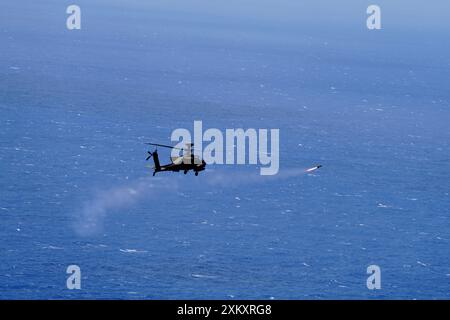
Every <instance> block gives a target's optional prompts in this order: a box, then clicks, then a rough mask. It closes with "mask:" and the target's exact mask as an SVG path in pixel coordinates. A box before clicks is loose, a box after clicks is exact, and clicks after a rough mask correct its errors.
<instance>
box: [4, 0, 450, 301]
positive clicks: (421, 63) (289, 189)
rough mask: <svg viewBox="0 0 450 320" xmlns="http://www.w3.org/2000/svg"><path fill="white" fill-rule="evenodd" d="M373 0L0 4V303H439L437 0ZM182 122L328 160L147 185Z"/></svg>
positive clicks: (447, 281) (443, 186)
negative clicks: (72, 285) (156, 148)
mask: <svg viewBox="0 0 450 320" xmlns="http://www.w3.org/2000/svg"><path fill="white" fill-rule="evenodd" d="M379 3H380V6H381V8H382V10H383V11H382V12H383V15H382V17H383V29H382V30H377V31H368V30H367V28H366V26H365V19H366V13H365V10H366V7H367V6H368V5H369V4H371V3H362V2H361V1H346V5H345V6H341V5H336V4H333V3H331V2H330V1H302V2H296V1H287V0H283V1H281V2H279V1H277V3H276V5H275V4H274V2H273V1H268V0H265V1H258V2H255V1H239V2H238V1H227V2H226V3H225V2H223V3H218V2H214V3H211V2H209V1H201V0H197V1H138V0H134V1H106V0H102V1H85V0H83V1H77V4H78V5H80V7H81V9H82V29H81V30H74V31H69V30H67V29H66V26H65V22H66V21H65V20H66V18H67V14H66V13H65V10H66V4H63V3H61V2H60V1H56V0H45V1H39V3H37V2H29V1H20V0H19V1H14V2H2V3H1V4H0V114H1V118H0V120H1V129H0V160H1V161H0V257H1V258H0V298H2V299H22V298H29V299H86V298H87V299H94V298H106V299H111V298H120V299H177V298H179V299H181V298H192V299H234V298H235V299H271V298H273V299H346V298H348V299H371V298H380V299H400V298H405V299H430V298H436V299H448V298H450V293H449V292H450V291H449V288H450V257H449V254H448V253H449V252H450V217H449V215H450V212H449V204H450V203H449V200H450V195H449V193H450V188H449V187H450V183H449V181H450V180H449V178H450V171H449V169H450V164H449V161H450V151H449V141H450V130H449V123H450V109H449V107H450V103H449V100H450V94H449V92H450V91H449V90H448V89H449V86H448V80H449V79H450V48H449V47H448V45H447V42H448V41H447V39H448V31H449V29H450V28H449V24H450V23H449V21H448V19H445V12H449V11H448V9H449V5H448V4H446V3H445V1H436V4H435V5H434V6H433V7H425V5H424V4H421V3H420V2H417V1H405V2H404V4H403V3H402V4H398V3H396V4H392V3H390V2H389V1H379ZM405 8H406V9H405ZM412 21H414V23H413V22H412ZM194 120H202V121H203V126H204V127H205V128H208V127H209V128H220V129H222V130H225V129H226V128H279V129H280V157H281V159H280V172H281V173H282V172H291V171H292V170H296V169H298V168H301V169H302V168H303V169H304V168H308V167H311V166H313V165H316V164H319V163H320V164H322V165H323V168H321V169H320V170H318V171H315V172H314V173H313V174H301V175H283V176H280V177H279V178H274V179H265V178H262V177H258V174H259V170H258V168H257V167H255V166H208V167H207V171H206V172H202V173H200V176H199V177H195V176H193V175H192V173H190V174H188V175H186V176H185V175H183V174H159V175H157V176H156V177H151V169H149V168H147V167H146V165H148V163H146V162H145V157H146V152H147V149H146V146H145V145H144V144H143V143H144V142H147V141H154V142H159V143H165V144H169V143H170V134H171V132H172V130H173V129H175V128H187V129H190V130H192V127H193V122H194ZM160 156H161V158H162V159H163V160H164V161H168V159H169V154H168V153H164V151H162V150H161V155H160ZM253 176H255V177H258V178H253ZM93 222H94V223H96V225H97V227H95V228H91V227H90V224H91V223H93ZM72 264H76V265H78V266H80V268H81V272H82V289H81V290H68V289H67V288H66V279H67V277H68V275H67V274H66V268H67V266H69V265H72ZM372 264H375V265H378V266H380V268H381V270H382V277H381V281H382V288H381V290H368V289H367V287H366V279H367V277H368V275H367V273H366V268H367V267H368V266H369V265H372Z"/></svg>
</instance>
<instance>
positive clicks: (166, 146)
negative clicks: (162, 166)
mask: <svg viewBox="0 0 450 320" xmlns="http://www.w3.org/2000/svg"><path fill="white" fill-rule="evenodd" d="M145 144H149V145H151V146H156V147H164V148H169V149H177V150H184V149H181V148H176V147H172V146H168V145H165V144H159V143H150V142H147V143H145Z"/></svg>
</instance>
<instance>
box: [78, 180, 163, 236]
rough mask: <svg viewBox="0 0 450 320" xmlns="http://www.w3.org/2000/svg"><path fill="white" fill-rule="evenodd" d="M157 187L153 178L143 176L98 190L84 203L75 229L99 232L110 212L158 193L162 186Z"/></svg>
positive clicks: (80, 232)
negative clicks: (120, 184)
mask: <svg viewBox="0 0 450 320" xmlns="http://www.w3.org/2000/svg"><path fill="white" fill-rule="evenodd" d="M155 187H156V185H155V182H154V181H151V178H142V179H138V180H135V181H132V182H130V183H129V184H127V185H123V186H120V187H114V188H111V189H108V190H102V191H99V192H97V193H96V194H95V195H94V197H93V199H92V200H90V201H88V202H85V203H84V204H83V208H82V210H81V212H80V213H79V216H78V219H77V221H76V223H75V231H76V232H77V233H78V234H79V235H81V236H89V235H93V234H96V233H98V232H99V231H100V230H101V229H102V227H103V223H104V219H105V217H106V215H107V214H108V213H110V212H113V211H117V210H120V209H125V208H128V207H131V206H132V205H134V204H135V203H136V202H138V201H139V200H140V199H141V198H142V197H143V196H144V195H145V196H147V197H148V196H154V195H156V193H157V192H158V190H161V188H160V186H159V185H158V188H155Z"/></svg>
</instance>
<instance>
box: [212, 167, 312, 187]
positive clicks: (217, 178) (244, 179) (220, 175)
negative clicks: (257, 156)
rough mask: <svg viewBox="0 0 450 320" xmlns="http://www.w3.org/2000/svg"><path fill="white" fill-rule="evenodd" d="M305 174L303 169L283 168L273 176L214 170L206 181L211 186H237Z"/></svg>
mask: <svg viewBox="0 0 450 320" xmlns="http://www.w3.org/2000/svg"><path fill="white" fill-rule="evenodd" d="M305 174H307V172H306V170H305V169H285V170H280V172H279V173H278V174H276V175H273V176H261V175H259V174H257V173H255V172H253V173H251V172H232V173H225V172H214V173H213V174H211V176H210V177H208V181H207V183H208V184H210V185H212V186H222V187H237V186H241V185H248V184H261V183H268V182H273V181H277V180H285V179H289V178H294V177H300V176H303V175H305Z"/></svg>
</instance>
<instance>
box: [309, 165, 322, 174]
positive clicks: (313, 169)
mask: <svg viewBox="0 0 450 320" xmlns="http://www.w3.org/2000/svg"><path fill="white" fill-rule="evenodd" d="M321 167H322V165H321V164H319V165H318V166H315V167H312V168H309V169H306V172H313V171H316V170H317V169H319V168H321Z"/></svg>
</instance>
